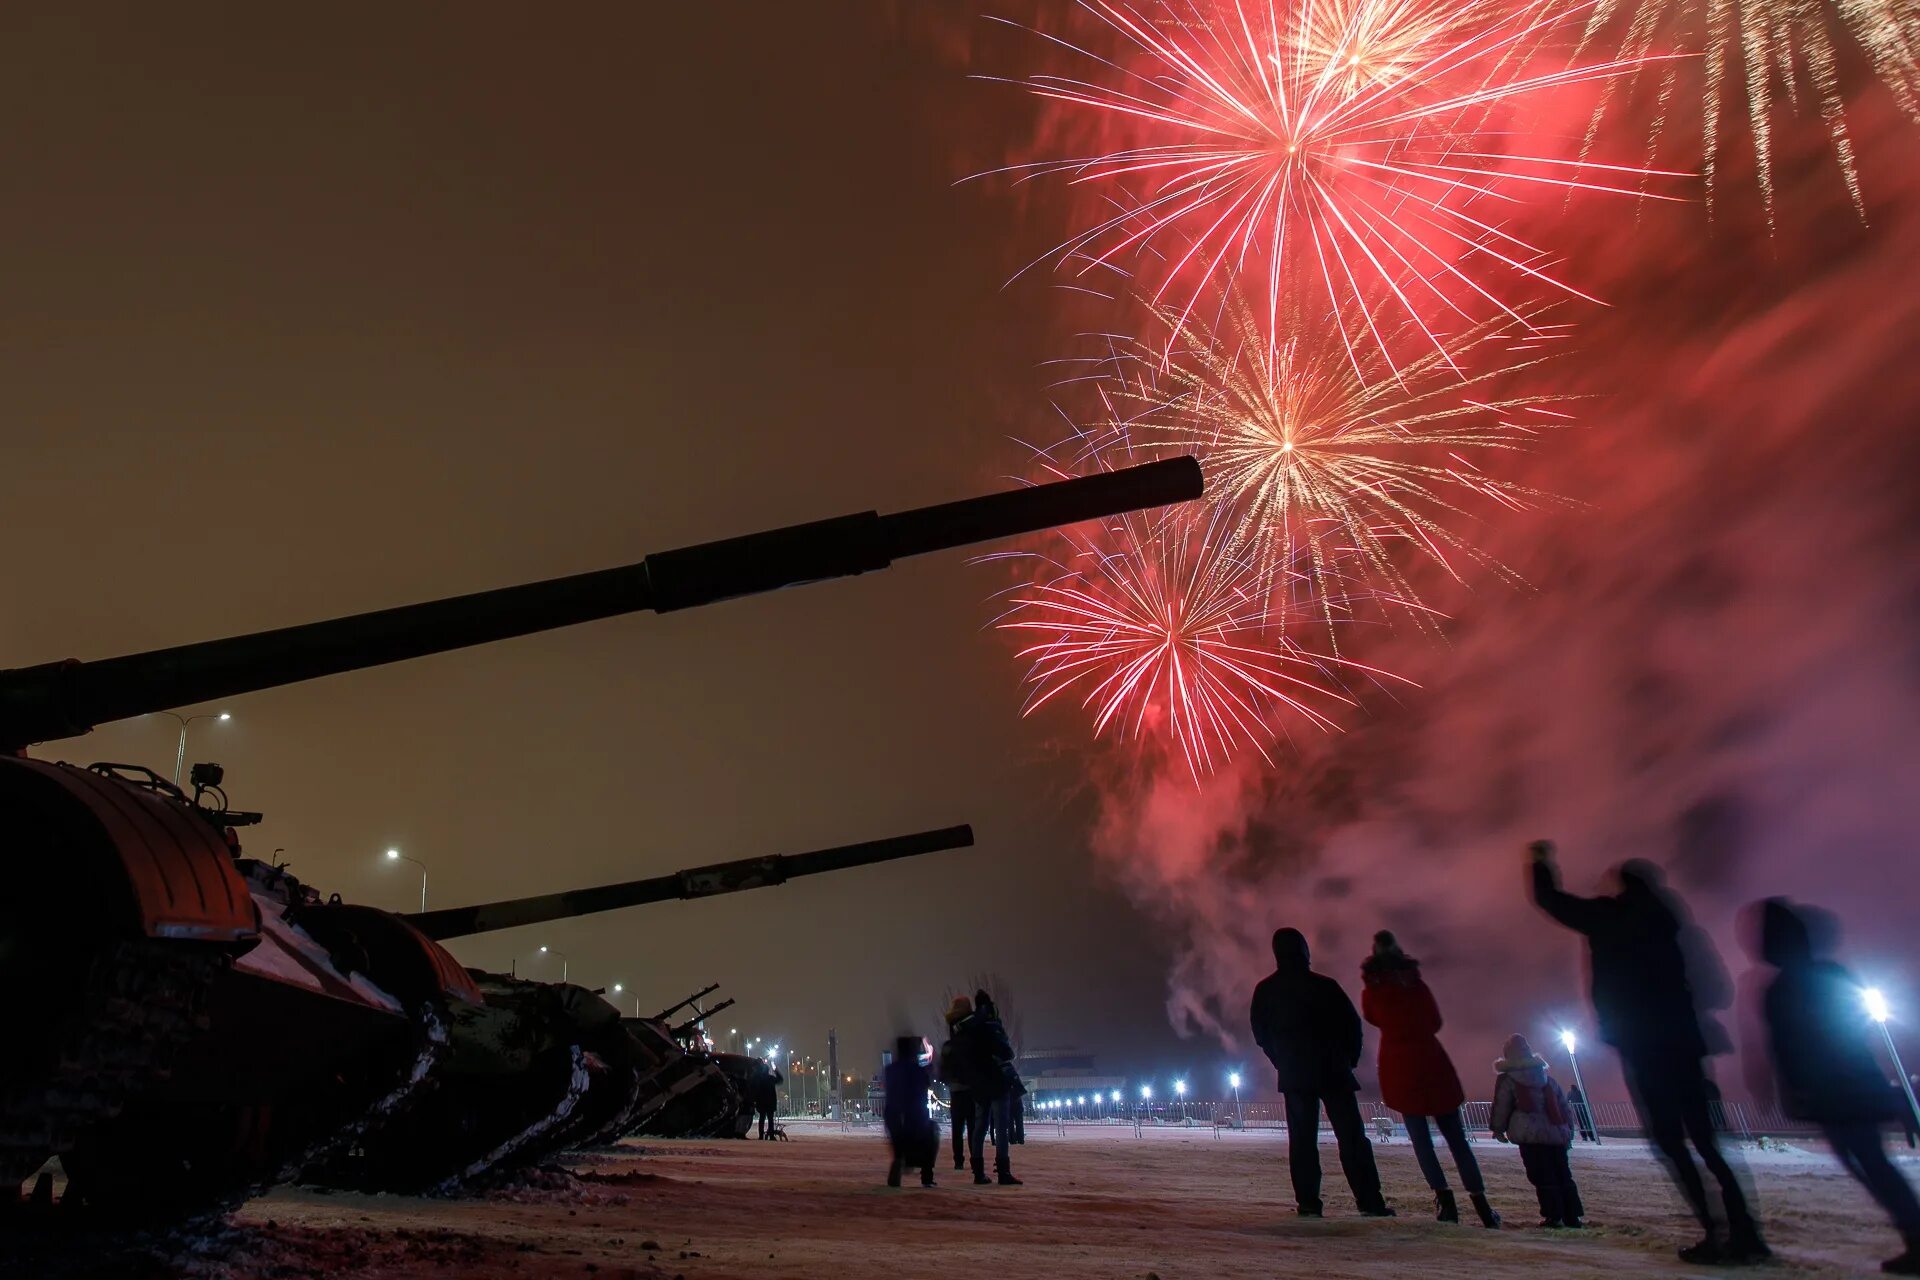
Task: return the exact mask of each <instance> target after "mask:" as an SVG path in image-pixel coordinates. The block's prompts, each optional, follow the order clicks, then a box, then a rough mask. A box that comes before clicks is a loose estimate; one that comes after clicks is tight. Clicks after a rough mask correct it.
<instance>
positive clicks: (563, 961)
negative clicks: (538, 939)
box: [540, 944, 567, 982]
mask: <svg viewBox="0 0 1920 1280" xmlns="http://www.w3.org/2000/svg"><path fill="white" fill-rule="evenodd" d="M540 954H541V955H543V956H544V955H556V956H559V957H560V981H562V982H565V981H566V980H567V953H566V952H564V951H555V950H553V949H552V948H551V947H548V946H546V945H545V944H542V945H541V947H540Z"/></svg>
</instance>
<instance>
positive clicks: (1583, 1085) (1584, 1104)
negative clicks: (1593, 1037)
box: [1560, 1028, 1600, 1147]
mask: <svg viewBox="0 0 1920 1280" xmlns="http://www.w3.org/2000/svg"><path fill="white" fill-rule="evenodd" d="M1560 1043H1561V1044H1562V1045H1564V1046H1565V1047H1566V1050H1567V1061H1569V1062H1571V1063H1572V1064H1573V1087H1574V1088H1576V1089H1578V1090H1579V1091H1580V1108H1583V1109H1585V1111H1586V1113H1587V1130H1588V1132H1590V1133H1592V1134H1593V1145H1594V1146H1596V1147H1597V1146H1599V1145H1600V1126H1599V1125H1597V1124H1595V1123H1594V1122H1593V1096H1592V1095H1591V1094H1589V1093H1588V1092H1587V1082H1586V1081H1585V1080H1582V1079H1581V1078H1580V1055H1579V1054H1578V1053H1576V1052H1575V1051H1574V1046H1575V1045H1576V1044H1578V1043H1579V1041H1578V1039H1577V1038H1576V1037H1575V1036H1574V1034H1573V1030H1572V1029H1571V1028H1566V1029H1563V1030H1562V1031H1561V1032H1560ZM1573 1118H1574V1120H1575V1122H1576V1123H1577V1122H1578V1121H1579V1119H1580V1116H1579V1109H1576V1111H1575V1113H1574V1117H1573Z"/></svg>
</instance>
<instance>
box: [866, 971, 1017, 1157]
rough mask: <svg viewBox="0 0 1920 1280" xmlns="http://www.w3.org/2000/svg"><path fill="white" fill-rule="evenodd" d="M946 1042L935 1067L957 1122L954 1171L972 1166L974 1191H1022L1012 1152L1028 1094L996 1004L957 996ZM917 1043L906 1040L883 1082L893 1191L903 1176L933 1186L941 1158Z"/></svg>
mask: <svg viewBox="0 0 1920 1280" xmlns="http://www.w3.org/2000/svg"><path fill="white" fill-rule="evenodd" d="M946 1021H947V1039H946V1042H945V1043H944V1044H942V1045H941V1047H940V1051H939V1054H938V1056H937V1058H936V1059H935V1061H936V1063H937V1066H938V1069H939V1075H940V1079H941V1080H942V1081H943V1082H945V1084H946V1086H947V1097H948V1099H949V1104H948V1111H949V1114H950V1115H951V1117H952V1130H953V1167H954V1168H955V1169H956V1170H964V1169H965V1168H967V1166H968V1163H969V1161H971V1163H972V1166H973V1180H974V1182H975V1183H978V1184H981V1185H986V1184H991V1183H998V1184H999V1185H1000V1186H1003V1187H1017V1186H1020V1185H1021V1182H1020V1179H1018V1178H1016V1177H1014V1176H1013V1165H1012V1160H1011V1157H1010V1155H1009V1154H1008V1149H1009V1148H1010V1147H1011V1146H1012V1145H1013V1144H1014V1143H1015V1142H1016V1141H1018V1135H1019V1131H1020V1115H1021V1102H1020V1099H1021V1098H1022V1097H1023V1096H1024V1095H1025V1094H1026V1092H1027V1087H1026V1085H1025V1084H1024V1083H1022V1081H1021V1079H1020V1073H1019V1072H1018V1071H1016V1070H1015V1069H1014V1065H1013V1042H1012V1040H1011V1039H1010V1038H1009V1037H1008V1036H1007V1028H1006V1026H1005V1024H1004V1023H1002V1022H1001V1020H1000V1011H999V1009H998V1008H996V1007H995V1005H994V1002H993V997H992V996H990V995H988V994H987V993H986V992H985V991H976V992H974V993H973V998H972V999H971V1000H969V999H968V998H967V997H966V996H955V997H954V1000H953V1004H952V1005H951V1007H949V1008H948V1009H947V1015H946ZM921 1049H922V1042H921V1040H920V1038H919V1037H918V1036H902V1037H900V1039H899V1041H898V1043H897V1044H896V1045H895V1046H894V1054H893V1060H892V1061H891V1062H889V1063H888V1064H887V1068H886V1072H885V1074H884V1077H883V1079H884V1083H885V1088H886V1112H885V1120H886V1128H887V1138H888V1141H889V1142H890V1143H891V1144H892V1148H893V1163H892V1165H891V1166H890V1167H889V1168H888V1170H887V1185H888V1186H890V1187H897V1186H899V1185H900V1176H901V1172H902V1171H903V1170H905V1169H918V1170H919V1171H920V1185H921V1186H923V1187H931V1186H933V1185H934V1180H933V1170H934V1166H935V1165H936V1164H937V1163H938V1162H939V1157H940V1126H939V1123H938V1122H937V1121H936V1120H934V1118H933V1116H932V1114H931V1113H930V1112H929V1110H928V1098H929V1096H930V1094H931V1092H932V1086H933V1072H932V1071H931V1070H930V1069H929V1067H928V1065H927V1064H926V1063H924V1062H922V1061H921V1057H922V1052H921ZM989 1137H991V1140H992V1142H993V1156H994V1176H993V1177H991V1178H989V1177H988V1176H987V1169H986V1147H987V1142H988V1139H989Z"/></svg>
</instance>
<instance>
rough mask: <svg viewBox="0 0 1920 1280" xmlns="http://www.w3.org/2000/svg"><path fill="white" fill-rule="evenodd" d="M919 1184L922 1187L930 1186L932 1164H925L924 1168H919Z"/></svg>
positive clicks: (931, 1182) (931, 1183) (931, 1181)
mask: <svg viewBox="0 0 1920 1280" xmlns="http://www.w3.org/2000/svg"><path fill="white" fill-rule="evenodd" d="M920 1185H921V1186H923V1187H930V1186H932V1185H933V1166H932V1165H927V1166H926V1167H925V1168H923V1169H921V1170H920Z"/></svg>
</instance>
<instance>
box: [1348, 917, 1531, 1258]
mask: <svg viewBox="0 0 1920 1280" xmlns="http://www.w3.org/2000/svg"><path fill="white" fill-rule="evenodd" d="M1360 981H1361V989H1360V1012H1361V1015H1362V1016H1363V1017H1365V1018H1366V1020H1367V1021H1368V1022H1370V1023H1372V1024H1373V1025H1374V1026H1376V1027H1378V1028H1380V1097H1381V1100H1382V1101H1384V1102H1385V1103H1386V1104H1387V1105H1388V1106H1389V1107H1392V1108H1393V1109H1394V1110H1395V1111H1398V1112H1399V1113H1400V1115H1401V1117H1402V1118H1403V1119H1405V1121H1406V1124H1407V1140H1408V1141H1409V1142H1411V1143H1412V1144H1413V1156H1414V1160H1415V1161H1416V1162H1417V1163H1418V1164H1419V1166H1420V1172H1421V1173H1422V1174H1424V1175H1425V1176H1426V1179H1427V1185H1428V1186H1429V1187H1431V1188H1432V1189H1433V1202H1434V1209H1435V1214H1434V1216H1435V1217H1436V1218H1438V1219H1439V1220H1440V1221H1441V1222H1458V1221H1460V1206H1459V1204H1458V1203H1457V1202H1456V1201H1455V1200H1454V1196H1453V1191H1452V1189H1451V1188H1449V1187H1448V1186H1447V1173H1446V1170H1445V1169H1443V1168H1441V1167H1440V1157H1439V1155H1438V1154H1437V1153H1436V1152H1435V1151H1434V1149H1433V1130H1434V1128H1438V1129H1439V1130H1440V1135H1441V1137H1443V1138H1445V1139H1446V1142H1447V1150H1448V1151H1450V1152H1452V1153H1453V1163H1454V1166H1455V1167H1456V1168H1458V1169H1459V1171H1460V1183H1461V1185H1462V1186H1464V1187H1466V1189H1467V1195H1468V1197H1469V1198H1470V1199H1471V1200H1472V1201H1473V1208H1474V1212H1476V1213H1478V1214H1479V1215H1480V1223H1481V1225H1482V1226H1485V1227H1490V1228H1491V1227H1498V1226H1499V1225H1500V1215H1499V1214H1498V1213H1496V1212H1494V1208H1493V1205H1492V1204H1490V1203H1489V1202H1488V1200H1487V1185H1486V1183H1485V1182H1484V1181H1483V1180H1482V1179H1481V1177H1480V1162H1479V1161H1478V1160H1476V1159H1474V1156H1473V1147H1472V1146H1471V1145H1470V1144H1469V1143H1468V1142H1467V1130H1466V1126H1465V1125H1464V1124H1463V1123H1462V1122H1461V1120H1460V1108H1461V1106H1462V1105H1464V1104H1465V1102H1466V1100H1467V1094H1466V1090H1465V1089H1463V1088H1461V1087H1460V1073H1459V1072H1457V1071H1455V1070H1454V1069H1453V1060H1452V1059H1451V1058H1449V1057H1448V1056H1447V1051H1446V1049H1445V1048H1444V1047H1443V1046H1442V1045H1441V1043H1440V1037H1439V1031H1440V1006H1439V1005H1438V1004H1436V1003H1435V1002H1434V998H1433V992H1432V991H1431V990H1429V989H1428V987H1427V984H1426V982H1425V981H1423V980H1422V979H1421V977H1420V962H1419V961H1418V960H1415V959H1414V958H1413V957H1412V956H1410V955H1408V954H1407V953H1406V952H1405V951H1403V950H1401V948H1400V944H1399V942H1398V941H1396V940H1395V938H1394V936H1393V935H1392V934H1391V933H1389V932H1387V931H1386V930H1384V929H1383V930H1381V931H1380V932H1379V933H1376V934H1374V935H1373V954H1372V955H1371V956H1369V957H1367V960H1366V962H1365V963H1364V964H1362V965H1361V966H1360Z"/></svg>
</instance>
